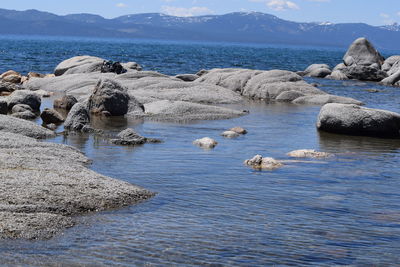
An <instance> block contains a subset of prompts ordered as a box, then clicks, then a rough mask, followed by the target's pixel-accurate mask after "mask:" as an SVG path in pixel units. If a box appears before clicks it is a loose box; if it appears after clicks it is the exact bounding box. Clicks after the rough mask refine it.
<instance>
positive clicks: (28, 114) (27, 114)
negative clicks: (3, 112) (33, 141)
mask: <svg viewBox="0 0 400 267" xmlns="http://www.w3.org/2000/svg"><path fill="white" fill-rule="evenodd" d="M11 116H13V117H15V118H19V119H23V120H34V119H36V118H37V115H36V114H35V113H33V112H32V111H29V110H25V111H22V112H16V113H13V114H11Z"/></svg>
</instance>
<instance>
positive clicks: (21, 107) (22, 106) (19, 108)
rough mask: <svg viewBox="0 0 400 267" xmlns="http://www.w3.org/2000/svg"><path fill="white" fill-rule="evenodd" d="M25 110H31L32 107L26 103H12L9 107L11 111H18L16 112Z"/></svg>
mask: <svg viewBox="0 0 400 267" xmlns="http://www.w3.org/2000/svg"><path fill="white" fill-rule="evenodd" d="M25 111H30V112H33V109H32V108H31V107H30V106H28V105H26V104H17V105H14V106H13V107H12V109H11V113H18V112H25Z"/></svg>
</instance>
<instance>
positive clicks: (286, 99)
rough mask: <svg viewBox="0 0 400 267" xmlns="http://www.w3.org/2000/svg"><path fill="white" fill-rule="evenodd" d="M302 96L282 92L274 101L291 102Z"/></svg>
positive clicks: (295, 93)
mask: <svg viewBox="0 0 400 267" xmlns="http://www.w3.org/2000/svg"><path fill="white" fill-rule="evenodd" d="M302 96H304V94H303V93H300V92H298V91H284V92H282V93H280V94H279V95H278V96H277V97H276V98H275V99H276V101H281V102H292V101H293V100H295V99H297V98H299V97H302Z"/></svg>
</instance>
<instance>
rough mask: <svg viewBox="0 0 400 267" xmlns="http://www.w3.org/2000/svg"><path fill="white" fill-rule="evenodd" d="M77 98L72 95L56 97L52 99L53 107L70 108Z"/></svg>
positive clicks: (76, 101)
mask: <svg viewBox="0 0 400 267" xmlns="http://www.w3.org/2000/svg"><path fill="white" fill-rule="evenodd" d="M76 103H78V100H77V99H76V98H75V97H74V96H72V95H65V96H63V97H61V98H57V99H55V100H54V103H53V107H54V108H59V109H65V110H70V109H71V108H72V107H73V106H74V105H75V104H76Z"/></svg>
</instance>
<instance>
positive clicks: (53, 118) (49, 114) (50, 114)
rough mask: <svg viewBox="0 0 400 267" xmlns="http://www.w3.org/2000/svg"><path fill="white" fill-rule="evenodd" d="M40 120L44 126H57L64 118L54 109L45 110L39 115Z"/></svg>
mask: <svg viewBox="0 0 400 267" xmlns="http://www.w3.org/2000/svg"><path fill="white" fill-rule="evenodd" d="M40 118H42V121H43V122H44V123H45V124H50V123H55V124H59V123H62V122H63V121H64V118H63V117H62V116H61V114H60V113H58V112H57V111H56V110H54V109H49V108H45V109H44V110H43V111H42V113H41V114H40Z"/></svg>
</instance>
